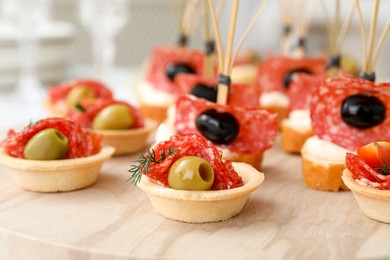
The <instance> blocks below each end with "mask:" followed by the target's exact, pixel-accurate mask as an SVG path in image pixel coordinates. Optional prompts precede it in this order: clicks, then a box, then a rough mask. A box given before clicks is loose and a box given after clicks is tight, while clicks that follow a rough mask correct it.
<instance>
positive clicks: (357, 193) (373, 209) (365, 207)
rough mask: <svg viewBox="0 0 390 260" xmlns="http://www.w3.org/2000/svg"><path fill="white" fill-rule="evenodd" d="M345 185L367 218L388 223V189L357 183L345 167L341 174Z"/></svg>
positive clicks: (389, 207)
mask: <svg viewBox="0 0 390 260" xmlns="http://www.w3.org/2000/svg"><path fill="white" fill-rule="evenodd" d="M342 178H343V180H344V183H345V185H347V186H348V188H350V189H351V191H352V193H353V195H354V197H355V199H356V202H357V204H358V205H359V207H360V209H361V211H362V212H363V213H364V214H365V215H366V216H367V217H369V218H372V219H374V220H377V221H380V222H384V223H390V190H379V189H375V188H371V187H366V186H363V185H360V184H359V183H357V182H356V181H355V180H354V179H353V178H352V174H351V172H350V171H349V170H348V169H346V170H344V172H343V176H342Z"/></svg>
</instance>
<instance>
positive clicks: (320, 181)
mask: <svg viewBox="0 0 390 260" xmlns="http://www.w3.org/2000/svg"><path fill="white" fill-rule="evenodd" d="M344 169H345V164H344V163H330V162H329V163H328V162H324V161H316V160H315V159H314V158H311V157H310V156H309V155H307V154H305V152H304V150H302V174H303V179H304V183H305V185H306V186H307V187H309V188H312V189H316V190H323V191H339V190H340V189H341V190H349V189H348V187H347V186H346V185H345V184H344V182H343V180H342V179H341V175H342V173H343V171H344Z"/></svg>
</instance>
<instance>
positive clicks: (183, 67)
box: [165, 63, 195, 81]
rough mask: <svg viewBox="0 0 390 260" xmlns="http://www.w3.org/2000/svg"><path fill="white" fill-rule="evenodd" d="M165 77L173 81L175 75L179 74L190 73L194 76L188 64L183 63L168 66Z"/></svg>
mask: <svg viewBox="0 0 390 260" xmlns="http://www.w3.org/2000/svg"><path fill="white" fill-rule="evenodd" d="M165 72H166V75H167V77H168V78H169V79H170V80H171V81H173V80H174V79H175V77H176V75H177V74H179V73H190V74H195V71H194V69H193V68H191V67H190V66H189V65H188V64H185V63H177V64H169V65H168V66H167V68H166V71H165Z"/></svg>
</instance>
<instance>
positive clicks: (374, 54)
mask: <svg viewBox="0 0 390 260" xmlns="http://www.w3.org/2000/svg"><path fill="white" fill-rule="evenodd" d="M355 5H356V10H357V13H358V16H359V22H360V29H361V32H362V38H363V49H364V64H363V74H362V75H365V76H371V77H367V78H369V80H375V65H376V63H377V61H378V58H379V53H380V50H381V49H382V46H383V43H384V41H385V38H386V36H387V34H388V32H389V30H390V20H389V21H388V22H387V24H386V26H385V29H384V30H383V32H382V35H381V37H380V39H379V43H378V46H377V48H376V50H375V51H374V45H375V36H376V27H377V23H378V11H379V5H380V1H379V0H375V2H374V10H373V17H372V20H371V27H370V36H369V45H368V47H367V42H366V37H367V35H366V30H365V28H364V21H363V15H362V11H361V8H360V4H359V0H355Z"/></svg>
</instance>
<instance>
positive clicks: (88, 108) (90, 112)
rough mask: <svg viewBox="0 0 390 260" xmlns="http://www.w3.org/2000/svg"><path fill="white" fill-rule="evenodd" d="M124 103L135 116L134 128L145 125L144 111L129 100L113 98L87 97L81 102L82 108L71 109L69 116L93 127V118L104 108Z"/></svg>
mask: <svg viewBox="0 0 390 260" xmlns="http://www.w3.org/2000/svg"><path fill="white" fill-rule="evenodd" d="M116 104H119V105H124V106H126V107H127V108H128V109H129V110H130V112H131V114H132V115H133V117H134V124H133V126H132V128H141V127H143V126H144V117H143V115H142V113H141V112H140V111H139V110H138V109H137V108H135V107H134V106H132V105H130V104H129V103H127V102H124V101H119V100H113V99H86V100H83V101H82V102H81V108H82V109H81V110H75V109H74V110H70V111H69V112H68V114H67V116H68V117H70V118H72V119H74V120H76V121H77V122H79V123H81V124H82V125H84V126H86V127H89V128H91V127H92V123H93V119H94V118H95V116H96V115H97V114H98V113H99V112H100V111H101V110H103V109H104V108H106V107H108V106H110V105H116Z"/></svg>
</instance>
